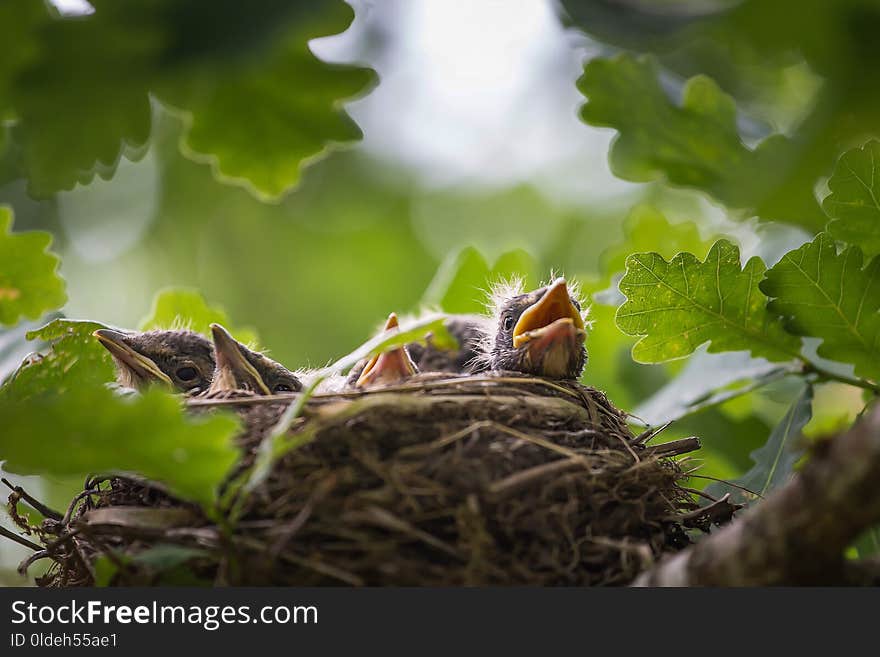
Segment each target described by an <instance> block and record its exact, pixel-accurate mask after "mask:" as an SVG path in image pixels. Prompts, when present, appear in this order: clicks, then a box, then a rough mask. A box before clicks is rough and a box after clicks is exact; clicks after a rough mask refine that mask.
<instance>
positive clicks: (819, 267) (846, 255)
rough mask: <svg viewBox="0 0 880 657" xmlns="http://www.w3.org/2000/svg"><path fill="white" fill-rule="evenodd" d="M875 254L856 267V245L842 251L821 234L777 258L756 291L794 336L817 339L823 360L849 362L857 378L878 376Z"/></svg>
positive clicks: (879, 269)
mask: <svg viewBox="0 0 880 657" xmlns="http://www.w3.org/2000/svg"><path fill="white" fill-rule="evenodd" d="M878 274H880V257H878V258H874V259H873V260H871V261H870V262H869V263H868V264H867V266H865V268H864V269H863V268H862V252H861V250H860V249H859V247H857V246H851V247H848V248H847V249H846V250H844V251H843V252H842V253H837V249H836V247H835V245H834V240H832V239H831V238H830V237H829V236H828V235H827V234H826V233H822V234H820V235H819V236H818V237H817V238H816V239H815V240H813V241H812V242H810V243H808V244H804V245H803V246H802V247H800V248H799V249H796V250H794V251H791V252H790V253H787V254H786V255H785V256H783V258H782V260H780V261H779V262H778V263H776V265H774V266H773V267H772V268H771V269H770V270H768V271H767V277H766V279H765V280H764V281H763V282H762V283H761V290H762V291H763V292H764V293H765V294H766V295H768V296H770V297H775V298H773V299H772V300H771V301H770V304H769V310H770V311H771V312H772V313H776V314H778V315H780V316H781V317H782V321H783V323H784V325H785V328H786V330H788V331H790V332H791V333H793V334H795V335H803V336H810V337H816V338H821V339H822V344H821V345H820V346H819V348H818V354H819V355H820V356H822V357H823V358H828V359H830V360H836V361H839V362H843V363H852V364H853V365H855V371H856V374H857V375H859V376H864V377H869V378H873V379H877V378H878V377H880V275H878Z"/></svg>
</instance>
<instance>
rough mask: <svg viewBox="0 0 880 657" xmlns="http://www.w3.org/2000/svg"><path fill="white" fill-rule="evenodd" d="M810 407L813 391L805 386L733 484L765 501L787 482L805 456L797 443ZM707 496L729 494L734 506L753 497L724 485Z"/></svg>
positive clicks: (716, 485)
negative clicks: (766, 497)
mask: <svg viewBox="0 0 880 657" xmlns="http://www.w3.org/2000/svg"><path fill="white" fill-rule="evenodd" d="M812 404H813V387H812V386H809V385H807V386H805V387H804V389H803V391H802V392H801V393H800V394H799V395H798V397H797V399H795V401H794V403H793V404H792V405H791V407H790V408H789V409H788V411H787V412H786V413H785V416H784V417H783V418H782V420H781V421H780V422H779V424H777V425H776V426H775V427H774V428H773V431H771V432H770V436H769V437H768V438H767V442H766V443H764V445H763V446H762V447H761V448H760V449H756V450H755V451H754V452H752V453H751V454H750V456H751V459H752V461H754V465H753V466H752V468H751V469H750V470H749V471H748V472H746V473H745V474H744V475H743V476H742V477H741V478H740V479H737V480H736V482H734V483H736V484H737V486H740V487H742V488H745V489H748V490H749V491H752V492H754V493H757V494H758V495H760V496H761V497H764V496H765V495H766V494H767V493H769V492H770V491H772V490H774V489H776V488H779V487H780V486H782V485H783V484H785V483H786V482H787V481H788V479H789V478H790V477H791V475H792V473H793V472H794V466H795V464H796V463H797V462H798V460H799V459H800V458H801V457H802V456H803V454H804V446H803V445H799V444H798V442H799V441H798V439H799V438H800V436H801V432H802V431H803V429H804V427H805V426H806V424H807V422H809V421H810V418H811V417H812V415H813V413H812ZM706 492H707V493H709V494H710V495H713V496H716V497H720V496H721V495H723V494H724V493H730V495H731V497H732V498H733V499H734V501H737V502H744V501H750V500H751V499H753V496H751V495H749V494H748V493H746V491H743V490H742V489H741V488H737V487H735V486H730V485H728V484H725V483H723V482H718V483H715V484H712V485H711V486H709V487H707V488H706Z"/></svg>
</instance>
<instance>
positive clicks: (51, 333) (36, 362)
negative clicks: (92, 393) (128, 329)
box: [0, 319, 116, 401]
mask: <svg viewBox="0 0 880 657" xmlns="http://www.w3.org/2000/svg"><path fill="white" fill-rule="evenodd" d="M100 328H107V327H106V325H104V324H101V323H99V322H92V321H88V320H78V319H55V320H52V321H51V322H49V323H48V324H46V325H45V326H43V327H41V328H39V329H36V330H35V331H29V332H28V333H27V339H28V340H39V341H41V342H51V345H50V347H49V349H48V350H47V351H46V353H45V354H39V353H37V354H32V355H31V356H29V357H27V358H26V359H25V360H24V362H23V363H22V364H21V365H20V366H19V368H18V369H17V370H16V371H15V372H14V373H13V374H12V375H11V376H10V377H9V379H8V380H7V381H6V382H5V383H4V384H3V387H0V399H12V400H18V401H22V400H26V399H30V398H32V397H36V396H39V395H43V394H46V393H63V392H67V391H69V390H76V389H79V388H88V387H97V386H101V385H103V384H105V383H108V382H110V381H113V380H114V378H115V376H116V375H115V371H114V368H113V362H112V360H111V358H110V354H109V353H108V352H107V350H106V349H104V347H102V346H101V345H100V344H99V343H98V341H97V340H96V339H95V338H94V337H93V336H92V333H93V332H94V331H96V330H98V329H100Z"/></svg>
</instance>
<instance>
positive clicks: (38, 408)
mask: <svg viewBox="0 0 880 657" xmlns="http://www.w3.org/2000/svg"><path fill="white" fill-rule="evenodd" d="M0 417H3V431H2V432H0V454H2V455H3V458H4V459H5V462H4V465H3V467H4V469H6V470H7V471H9V472H13V473H16V474H39V475H44V476H66V475H77V476H85V475H87V474H89V473H102V474H121V473H136V474H139V475H142V476H144V477H147V478H148V479H151V480H154V481H157V482H160V483H162V484H164V485H165V486H166V487H167V488H168V490H169V491H170V492H171V493H172V494H175V495H178V496H180V497H182V498H184V499H188V500H192V501H194V502H198V503H200V504H202V505H203V506H205V507H208V506H210V505H211V503H212V502H213V501H214V498H215V495H216V493H217V488H218V486H219V485H220V483H221V482H222V481H223V479H224V478H225V476H226V475H227V474H228V472H229V470H230V468H231V467H232V464H233V463H234V462H235V461H236V459H237V458H238V449H237V448H236V447H235V445H234V444H233V441H232V438H233V436H234V434H235V432H236V431H237V429H238V422H237V420H236V419H235V418H234V417H232V416H229V415H218V414H212V415H206V416H198V417H193V416H190V415H187V414H186V413H185V412H184V409H183V406H182V404H181V401H180V399H178V398H176V397H174V396H172V395H170V394H168V393H167V392H164V391H161V390H158V389H152V390H148V391H146V392H144V393H143V394H140V395H130V396H128V397H120V396H118V395H115V394H114V393H113V392H112V391H111V390H109V389H107V388H106V387H104V386H97V387H77V388H73V389H71V390H68V391H67V392H65V393H64V394H59V395H43V396H38V397H34V398H32V399H30V400H27V401H24V402H22V401H19V400H14V401H13V400H9V399H5V398H4V399H0Z"/></svg>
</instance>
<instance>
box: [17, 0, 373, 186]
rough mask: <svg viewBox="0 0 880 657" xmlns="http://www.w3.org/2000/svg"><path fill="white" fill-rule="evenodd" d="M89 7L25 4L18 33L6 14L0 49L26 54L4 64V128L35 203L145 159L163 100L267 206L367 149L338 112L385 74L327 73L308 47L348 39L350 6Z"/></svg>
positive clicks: (218, 164) (333, 1) (208, 1)
mask: <svg viewBox="0 0 880 657" xmlns="http://www.w3.org/2000/svg"><path fill="white" fill-rule="evenodd" d="M91 4H92V5H93V6H94V9H95V11H94V12H92V13H91V14H90V15H87V16H75V17H71V16H59V15H57V12H56V11H55V10H54V9H52V8H50V6H49V3H39V2H20V1H14V2H12V5H13V6H14V8H15V9H14V10H13V12H12V14H13V16H12V17H11V18H10V19H9V20H8V21H3V20H2V18H3V16H4V14H3V13H0V42H2V43H4V46H5V47H6V48H9V47H10V46H9V44H10V43H11V44H12V46H11V47H12V49H13V51H15V49H16V48H19V49H20V50H19V51H16V52H15V53H14V54H13V56H11V57H4V58H3V59H4V62H2V63H0V120H2V119H5V118H7V117H12V118H13V119H14V120H15V121H17V124H16V131H17V133H16V134H17V140H18V141H19V144H20V148H21V152H20V158H21V160H22V162H21V163H20V164H19V166H20V167H21V168H23V170H24V172H25V173H26V175H27V177H28V179H29V189H30V191H31V193H32V194H34V195H35V196H41V197H45V196H49V195H51V194H52V193H54V192H56V191H58V190H62V189H71V188H73V187H74V185H76V184H77V183H81V184H86V183H88V182H89V181H91V180H92V178H93V176H94V175H95V173H98V174H99V175H102V176H104V177H110V176H112V174H113V173H114V171H115V170H116V166H117V164H118V162H119V159H120V157H123V156H126V157H129V158H132V157H134V158H137V157H138V156H139V155H140V153H138V152H137V149H140V148H141V147H142V146H144V145H145V144H146V143H147V141H148V139H149V137H150V131H151V121H152V116H151V114H152V112H151V96H153V97H157V98H158V99H160V100H161V101H163V102H168V103H170V104H172V105H174V106H175V107H177V108H178V109H180V110H183V111H185V112H187V117H188V124H189V125H190V126H191V132H190V134H189V137H188V142H187V143H186V144H185V145H184V147H185V148H184V150H185V151H186V152H187V153H191V154H195V153H198V155H199V158H200V159H201V160H202V161H205V160H208V161H210V162H212V163H214V164H215V168H216V169H217V170H218V172H219V174H221V177H224V178H227V179H229V178H231V179H235V180H236V181H238V182H246V183H247V186H248V187H249V188H250V189H252V190H253V191H254V192H255V193H256V194H257V195H258V196H259V197H261V198H277V197H278V196H280V195H281V194H283V193H284V192H285V191H287V190H288V189H290V188H291V187H292V186H293V185H294V184H295V183H296V181H297V179H298V176H299V168H300V165H301V163H302V162H303V161H305V160H306V159H309V160H312V159H314V158H315V157H316V156H317V155H319V154H320V153H322V152H324V151H326V149H327V148H328V146H330V145H331V144H332V143H335V142H341V141H351V140H354V139H358V138H359V137H360V130H359V129H358V127H357V126H356V125H355V124H354V123H353V122H352V121H351V119H349V118H348V117H347V116H346V115H345V114H344V112H342V111H341V110H340V108H339V104H340V103H341V101H342V100H344V99H347V98H350V97H352V96H354V95H356V94H358V93H361V92H363V91H364V90H365V89H366V88H367V87H368V86H369V84H370V83H371V82H372V81H373V80H374V75H373V73H372V72H371V71H369V70H367V69H362V68H355V67H344V66H334V65H328V64H325V63H323V62H321V61H319V60H318V59H317V58H316V57H315V56H314V55H313V54H312V53H311V51H310V50H309V47H308V41H309V39H312V38H315V37H318V36H325V35H328V34H332V33H334V32H339V31H343V30H344V29H346V28H347V27H348V25H349V23H350V22H351V19H352V10H351V8H350V7H349V6H348V5H346V4H345V3H343V2H342V1H341V0H324V1H323V2H321V3H308V2H305V1H300V2H284V1H282V0H254V2H251V3H249V5H248V8H247V11H242V9H241V5H240V3H238V2H233V1H232V0H190V1H189V2H186V3H177V2H173V0H129V1H127V2H124V3H120V2H115V1H113V0H94V1H93V2H92V3H91ZM4 11H8V10H5V9H4ZM255 111H256V112H257V113H258V114H257V115H255V114H254V112H255Z"/></svg>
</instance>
